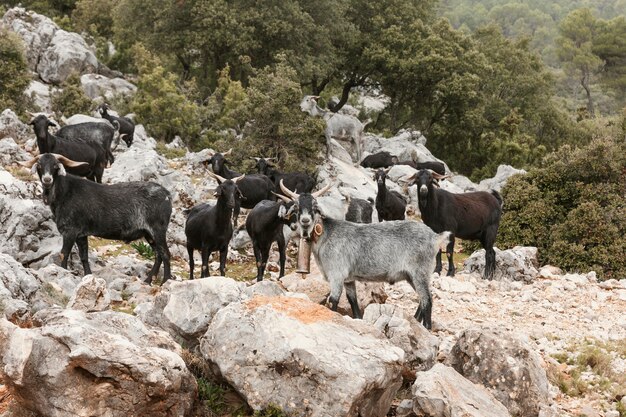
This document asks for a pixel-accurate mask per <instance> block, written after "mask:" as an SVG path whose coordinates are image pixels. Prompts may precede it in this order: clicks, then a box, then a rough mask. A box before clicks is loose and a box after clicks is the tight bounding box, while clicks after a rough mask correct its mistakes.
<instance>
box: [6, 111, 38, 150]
mask: <svg viewBox="0 0 626 417" xmlns="http://www.w3.org/2000/svg"><path fill="white" fill-rule="evenodd" d="M0 110H2V109H0ZM31 132H32V129H29V126H28V125H27V124H25V123H22V121H21V120H20V119H19V117H17V114H15V112H14V111H13V110H11V109H4V110H3V111H2V113H0V139H2V138H6V137H11V138H13V140H15V141H16V142H17V143H24V142H25V141H26V139H28V136H29V134H30V133H31Z"/></svg>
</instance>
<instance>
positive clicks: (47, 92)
mask: <svg viewBox="0 0 626 417" xmlns="http://www.w3.org/2000/svg"><path fill="white" fill-rule="evenodd" d="M55 90H57V89H56V88H54V87H52V86H49V85H47V84H44V83H42V82H41V81H38V80H33V81H31V82H30V84H28V87H27V88H26V90H24V94H25V95H26V96H28V97H30V98H31V99H33V102H34V103H35V105H36V106H37V107H39V110H40V111H42V112H45V113H50V112H52V103H51V95H52V92H53V91H55Z"/></svg>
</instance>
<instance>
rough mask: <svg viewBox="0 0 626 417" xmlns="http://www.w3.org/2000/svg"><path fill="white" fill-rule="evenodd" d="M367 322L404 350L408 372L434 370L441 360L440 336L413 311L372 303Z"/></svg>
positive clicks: (367, 314)
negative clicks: (427, 328)
mask: <svg viewBox="0 0 626 417" xmlns="http://www.w3.org/2000/svg"><path fill="white" fill-rule="evenodd" d="M363 321H364V322H366V323H370V324H372V325H373V326H374V327H376V328H377V329H378V330H380V331H381V332H383V333H384V334H385V336H387V337H388V338H389V341H390V342H391V343H392V344H393V345H394V346H398V347H399V348H401V349H402V350H404V358H405V360H406V365H405V366H406V368H407V372H410V373H414V372H415V371H425V370H428V369H430V368H431V367H432V366H433V365H434V364H435V361H436V359H437V352H438V350H439V339H438V338H437V337H436V336H434V335H433V334H431V333H430V332H429V331H428V330H426V328H425V327H424V326H422V325H421V324H420V323H419V322H418V321H417V320H416V319H415V318H414V317H413V316H412V315H411V314H408V313H407V312H406V311H404V310H403V309H402V308H401V307H399V306H396V305H393V304H370V305H369V306H367V307H366V308H365V312H364V313H363Z"/></svg>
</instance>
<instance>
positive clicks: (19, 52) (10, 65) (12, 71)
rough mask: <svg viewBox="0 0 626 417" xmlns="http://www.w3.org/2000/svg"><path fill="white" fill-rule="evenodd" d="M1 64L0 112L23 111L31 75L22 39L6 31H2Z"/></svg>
mask: <svg viewBox="0 0 626 417" xmlns="http://www.w3.org/2000/svg"><path fill="white" fill-rule="evenodd" d="M0 62H2V65H0V112H1V111H2V110H4V109H6V108H11V109H13V110H14V111H17V112H19V111H22V110H24V105H25V99H24V96H23V92H24V89H25V88H26V87H27V86H28V83H29V82H30V75H29V72H28V66H27V64H26V58H25V57H24V49H23V45H22V41H21V39H20V38H18V37H17V36H16V35H15V34H13V33H12V32H8V31H7V30H5V29H0Z"/></svg>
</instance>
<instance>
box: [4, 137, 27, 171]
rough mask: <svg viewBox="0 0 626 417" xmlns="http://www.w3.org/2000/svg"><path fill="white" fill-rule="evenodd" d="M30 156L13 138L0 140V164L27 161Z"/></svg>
mask: <svg viewBox="0 0 626 417" xmlns="http://www.w3.org/2000/svg"><path fill="white" fill-rule="evenodd" d="M30 159H32V155H31V154H29V153H28V152H25V151H24V150H23V149H22V148H21V147H20V146H19V145H18V144H17V143H15V141H14V140H13V138H4V139H0V164H2V165H11V164H12V163H16V162H18V161H28V160H30Z"/></svg>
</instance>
